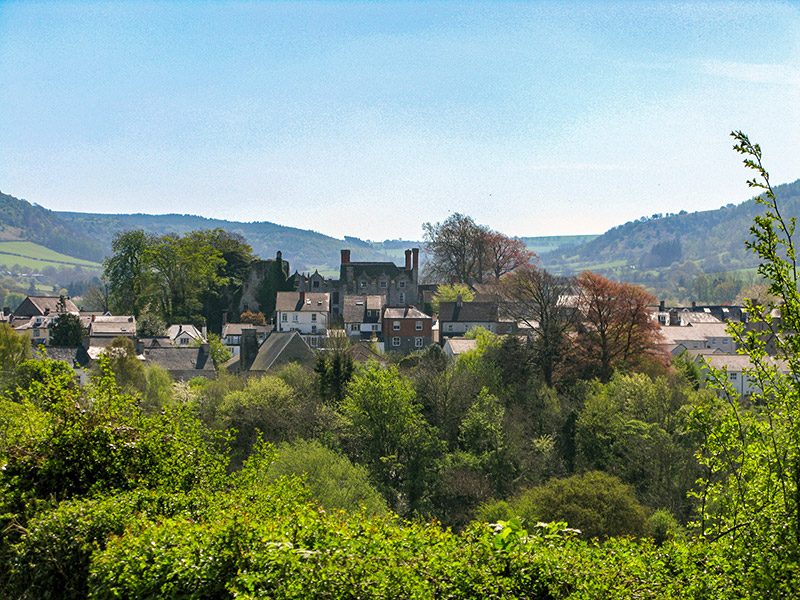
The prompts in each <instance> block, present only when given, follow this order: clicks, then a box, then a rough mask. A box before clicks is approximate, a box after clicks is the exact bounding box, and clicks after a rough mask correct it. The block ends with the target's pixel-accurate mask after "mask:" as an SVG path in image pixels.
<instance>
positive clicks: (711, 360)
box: [704, 353, 789, 373]
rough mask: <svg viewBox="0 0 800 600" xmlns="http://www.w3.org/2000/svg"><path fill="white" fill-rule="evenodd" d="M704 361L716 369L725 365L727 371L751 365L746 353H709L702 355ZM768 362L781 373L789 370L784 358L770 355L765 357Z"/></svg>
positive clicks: (738, 370)
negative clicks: (779, 358) (780, 358)
mask: <svg viewBox="0 0 800 600" xmlns="http://www.w3.org/2000/svg"><path fill="white" fill-rule="evenodd" d="M704 358H705V359H706V362H708V364H709V365H711V366H712V367H715V368H717V369H721V368H723V367H727V369H728V372H731V371H737V372H743V371H744V370H746V369H751V368H752V367H753V363H752V362H751V361H750V357H749V356H747V355H746V354H716V353H715V354H709V355H706V356H705V357H704ZM765 358H766V360H767V361H768V363H769V364H772V365H775V366H777V368H778V371H779V372H781V373H786V372H788V370H789V367H788V365H787V362H786V361H785V360H778V359H775V358H772V357H771V356H767V357H765Z"/></svg>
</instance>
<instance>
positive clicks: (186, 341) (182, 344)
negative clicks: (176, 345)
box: [181, 338, 189, 346]
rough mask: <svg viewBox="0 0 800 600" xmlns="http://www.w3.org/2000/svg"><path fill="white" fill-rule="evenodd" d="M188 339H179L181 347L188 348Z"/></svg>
mask: <svg viewBox="0 0 800 600" xmlns="http://www.w3.org/2000/svg"><path fill="white" fill-rule="evenodd" d="M188 345H189V338H181V346H188Z"/></svg>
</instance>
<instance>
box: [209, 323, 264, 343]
mask: <svg viewBox="0 0 800 600" xmlns="http://www.w3.org/2000/svg"><path fill="white" fill-rule="evenodd" d="M242 329H255V330H256V334H259V333H269V332H270V331H272V330H273V329H275V326H274V325H252V324H251V323H226V324H225V326H224V327H223V328H222V338H223V339H224V338H226V337H227V336H229V335H242Z"/></svg>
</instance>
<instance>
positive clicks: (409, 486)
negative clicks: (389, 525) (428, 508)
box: [342, 366, 440, 514]
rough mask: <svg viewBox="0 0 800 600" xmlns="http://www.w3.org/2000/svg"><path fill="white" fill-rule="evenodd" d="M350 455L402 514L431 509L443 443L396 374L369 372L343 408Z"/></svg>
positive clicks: (350, 391) (353, 387) (354, 384)
mask: <svg viewBox="0 0 800 600" xmlns="http://www.w3.org/2000/svg"><path fill="white" fill-rule="evenodd" d="M342 414H343V416H344V418H345V420H346V423H347V426H346V427H347V432H348V434H349V440H348V446H349V448H350V454H351V457H352V458H353V459H355V460H356V461H357V462H360V463H362V464H364V465H365V466H366V467H367V468H368V469H369V471H370V474H371V476H372V478H373V481H374V482H375V483H376V484H377V486H378V488H379V489H380V490H381V493H383V495H384V497H385V498H386V499H387V500H388V502H389V505H390V507H391V508H392V509H393V510H395V511H397V512H400V513H401V514H410V513H413V512H414V511H418V510H422V509H423V508H424V507H425V503H426V501H427V496H428V494H429V485H430V480H431V478H432V476H433V472H432V466H433V461H434V459H435V458H436V455H437V454H438V453H439V451H440V442H439V440H438V439H437V438H436V437H435V435H434V432H433V431H432V429H431V427H430V426H429V425H428V424H427V423H426V422H425V419H424V418H423V417H422V414H421V412H420V408H419V406H418V404H417V400H416V394H415V393H414V390H413V388H412V387H411V385H410V383H409V382H407V381H406V380H404V379H403V378H402V376H401V375H400V374H399V373H398V372H397V370H396V369H395V368H389V369H381V368H379V367H376V366H372V367H369V368H367V369H366V370H365V371H364V372H363V373H361V374H359V375H357V376H356V377H355V378H354V379H353V381H352V382H351V383H350V386H349V389H348V392H347V396H346V397H345V400H344V403H343V404H342Z"/></svg>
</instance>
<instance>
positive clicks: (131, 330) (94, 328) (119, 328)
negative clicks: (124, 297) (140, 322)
mask: <svg viewBox="0 0 800 600" xmlns="http://www.w3.org/2000/svg"><path fill="white" fill-rule="evenodd" d="M89 335H90V336H92V337H96V336H103V337H109V336H110V337H117V336H120V335H127V336H134V335H136V317H132V316H130V315H118V316H99V317H94V318H93V319H92V322H91V324H90V325H89Z"/></svg>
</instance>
